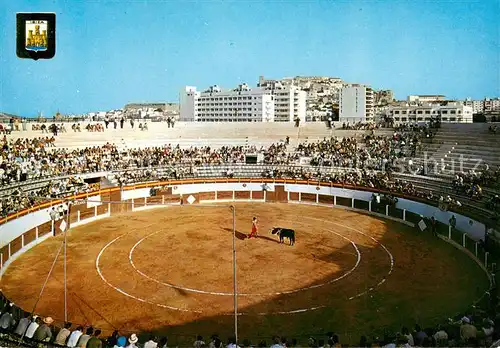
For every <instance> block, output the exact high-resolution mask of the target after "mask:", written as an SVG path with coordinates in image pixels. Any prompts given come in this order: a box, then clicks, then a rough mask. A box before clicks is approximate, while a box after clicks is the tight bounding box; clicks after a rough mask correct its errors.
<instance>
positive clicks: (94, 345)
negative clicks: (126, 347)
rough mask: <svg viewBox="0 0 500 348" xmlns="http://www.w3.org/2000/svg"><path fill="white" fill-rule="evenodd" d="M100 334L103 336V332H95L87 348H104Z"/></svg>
mask: <svg viewBox="0 0 500 348" xmlns="http://www.w3.org/2000/svg"><path fill="white" fill-rule="evenodd" d="M100 334H101V330H95V331H94V335H93V336H92V337H91V338H90V339H89V341H88V342H87V346H86V348H102V341H101V339H100V338H99V337H98V336H99V335H100ZM144 348H147V347H146V346H144ZM150 348H156V346H154V347H150Z"/></svg>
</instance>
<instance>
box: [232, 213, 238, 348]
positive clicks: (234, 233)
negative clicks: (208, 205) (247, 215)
mask: <svg viewBox="0 0 500 348" xmlns="http://www.w3.org/2000/svg"><path fill="white" fill-rule="evenodd" d="M231 211H232V212H233V297H234V337H235V339H236V344H238V292H237V286H236V284H237V283H236V209H235V207H234V205H231Z"/></svg>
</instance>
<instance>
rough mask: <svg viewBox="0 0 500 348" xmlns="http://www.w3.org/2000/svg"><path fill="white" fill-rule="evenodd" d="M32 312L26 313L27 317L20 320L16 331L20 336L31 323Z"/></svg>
mask: <svg viewBox="0 0 500 348" xmlns="http://www.w3.org/2000/svg"><path fill="white" fill-rule="evenodd" d="M30 323H31V320H30V313H26V315H25V317H24V318H22V319H21V320H19V324H17V327H16V330H15V331H14V333H15V334H16V335H18V336H22V335H24V334H25V333H26V330H27V329H28V326H29V325H30Z"/></svg>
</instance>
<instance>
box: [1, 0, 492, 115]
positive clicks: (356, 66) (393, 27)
mask: <svg viewBox="0 0 500 348" xmlns="http://www.w3.org/2000/svg"><path fill="white" fill-rule="evenodd" d="M37 11H38V12H55V13H56V14H57V48H56V56H55V58H53V59H52V60H39V61H32V60H27V59H19V58H17V57H16V50H15V45H16V42H15V28H16V25H15V20H16V12H37ZM499 13H500V1H499V0H478V1H405V0H399V1H392V0H387V1H382V0H380V1H376V0H372V1H355V0H354V1H312V0H311V1H300V0H296V1H288V2H280V1H275V0H269V1H257V0H253V1H243V0H242V1H223V2H219V1H189V2H185V1H183V2H180V1H179V2H177V1H119V2H118V1H112V2H111V1H108V2H107V1H27V0H15V1H12V0H0V25H1V27H2V30H1V31H0V111H4V112H9V113H14V114H19V115H23V116H34V115H36V114H37V112H38V111H41V112H43V113H44V115H47V116H50V115H53V114H54V113H55V112H56V111H57V110H60V111H61V112H62V113H84V112H88V111H99V110H109V109H113V108H120V107H122V106H123V105H124V104H126V103H128V102H145V101H148V102H156V101H173V102H175V101H177V99H178V91H179V90H180V88H181V87H182V86H184V85H194V86H198V87H199V88H206V87H208V86H210V85H213V84H219V85H221V86H222V87H234V86H236V85H237V84H238V83H241V82H247V83H248V84H250V85H252V86H254V85H256V83H257V81H258V78H259V75H264V76H266V77H269V78H281V77H288V76H296V75H309V76H312V75H321V76H334V77H340V78H343V79H344V80H346V81H348V82H359V83H366V84H370V85H372V86H373V87H374V88H377V89H392V90H394V92H395V94H396V97H397V98H399V99H404V98H406V96H407V95H409V94H434V93H436V94H444V95H446V96H447V97H449V98H465V97H468V96H470V97H473V98H477V99H480V98H483V97H485V96H488V97H497V96H500V26H499V20H498V16H499V15H498V14H499Z"/></svg>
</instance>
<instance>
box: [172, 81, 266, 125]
mask: <svg viewBox="0 0 500 348" xmlns="http://www.w3.org/2000/svg"><path fill="white" fill-rule="evenodd" d="M274 102H275V101H274V96H273V95H271V94H270V92H269V91H266V90H264V89H263V88H250V87H248V85H246V84H242V85H239V86H238V87H237V88H235V89H232V90H222V89H221V88H220V87H219V86H217V85H215V86H211V87H210V88H209V89H208V90H206V91H204V92H198V91H197V90H196V87H191V86H187V87H185V88H183V89H182V90H181V93H180V98H179V104H180V121H188V122H274Z"/></svg>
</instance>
